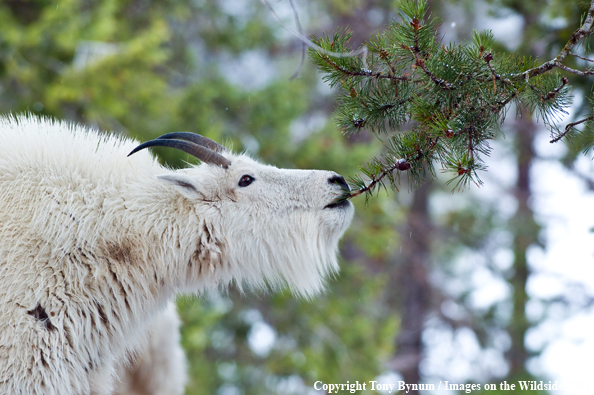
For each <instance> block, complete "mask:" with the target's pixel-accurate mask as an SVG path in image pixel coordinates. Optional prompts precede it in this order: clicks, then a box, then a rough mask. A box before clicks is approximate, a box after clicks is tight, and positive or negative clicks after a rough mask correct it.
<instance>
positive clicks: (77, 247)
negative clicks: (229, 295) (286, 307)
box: [0, 116, 353, 395]
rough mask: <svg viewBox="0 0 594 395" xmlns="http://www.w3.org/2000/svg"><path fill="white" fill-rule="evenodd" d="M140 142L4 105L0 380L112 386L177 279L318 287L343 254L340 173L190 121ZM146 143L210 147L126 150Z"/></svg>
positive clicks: (194, 288) (26, 385) (79, 392)
mask: <svg viewBox="0 0 594 395" xmlns="http://www.w3.org/2000/svg"><path fill="white" fill-rule="evenodd" d="M136 145H137V142H135V141H133V140H131V139H127V138H122V137H118V136H114V135H104V134H99V133H98V132H96V131H92V130H87V129H85V128H83V127H81V126H76V125H72V124H68V123H63V122H57V121H51V120H47V119H39V118H34V117H26V116H21V117H18V118H14V117H4V118H0V393H1V394H22V395H25V394H27V395H29V394H55V395H69V394H72V395H75V394H76V395H83V394H85V395H86V394H96V395H104V394H110V393H112V391H113V388H114V383H113V382H114V376H116V372H115V367H116V366H120V365H118V364H119V363H124V362H123V361H125V359H126V358H127V355H128V354H129V353H130V352H132V351H133V350H135V349H136V348H137V347H138V345H139V344H140V343H139V342H140V340H141V339H142V337H143V336H144V333H145V331H146V329H147V326H149V325H151V323H152V322H153V320H154V319H155V317H158V316H159V314H162V313H161V312H163V311H164V310H165V309H166V307H167V305H168V302H169V301H170V300H172V298H173V297H174V295H175V294H176V293H178V292H192V293H197V292H198V293H200V292H202V291H204V290H206V289H208V288H216V287H224V286H226V285H229V284H236V285H237V286H238V287H242V286H246V287H248V288H267V287H271V288H273V289H277V288H280V287H284V286H286V285H288V287H289V288H290V289H291V290H292V291H293V292H294V293H296V294H299V295H304V296H306V297H309V296H311V295H314V294H316V293H317V292H318V291H320V290H321V289H322V288H323V284H324V279H325V277H327V276H328V275H329V274H331V273H333V272H335V271H336V270H338V267H337V263H336V252H337V243H338V240H339V238H340V237H341V236H342V234H343V232H344V231H345V230H346V228H347V227H348V225H349V223H350V221H351V219H352V216H353V208H352V205H351V204H350V203H349V202H348V201H347V200H345V199H341V198H340V197H341V196H343V195H344V192H345V190H346V189H348V187H347V186H346V183H345V182H344V179H343V178H342V177H340V176H339V175H337V174H336V173H333V172H330V171H319V170H285V169H278V168H276V167H273V166H267V165H263V164H260V163H258V162H256V161H255V160H253V159H251V158H249V157H248V156H246V155H237V154H233V153H231V152H229V151H228V150H227V149H225V148H224V147H222V146H220V145H219V144H217V143H215V142H213V141H211V140H208V139H206V138H204V137H201V136H199V135H195V134H190V133H173V134H168V135H164V136H161V137H160V138H159V139H156V140H153V141H149V142H146V143H144V144H141V145H140V146H138V147H136V148H135V149H134V147H135V146H136ZM150 146H168V147H173V148H177V149H181V150H183V151H185V152H187V153H190V154H191V155H194V156H196V157H197V158H199V159H200V160H202V162H203V163H202V164H201V165H199V166H193V167H190V168H188V169H183V170H177V171H174V170H171V169H168V168H165V167H163V166H161V165H160V164H158V162H157V161H156V160H155V159H153V158H152V157H151V155H150V154H149V153H148V152H147V151H142V152H140V153H138V154H135V155H133V156H130V157H128V154H129V153H134V152H137V151H139V150H142V149H143V148H147V147H150ZM133 149H134V150H133ZM132 150H133V151H132ZM130 151H132V152H130Z"/></svg>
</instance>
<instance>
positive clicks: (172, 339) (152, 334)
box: [114, 303, 187, 395]
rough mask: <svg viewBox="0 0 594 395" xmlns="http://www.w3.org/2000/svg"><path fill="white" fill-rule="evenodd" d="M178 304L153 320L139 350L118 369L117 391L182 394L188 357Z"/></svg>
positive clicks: (121, 393)
mask: <svg viewBox="0 0 594 395" xmlns="http://www.w3.org/2000/svg"><path fill="white" fill-rule="evenodd" d="M179 325H180V320H179V317H178V315H177V312H176V311H175V304H173V303H170V304H169V305H168V306H167V309H166V310H165V311H164V312H163V313H161V314H159V315H158V316H157V318H156V319H155V321H154V322H153V323H152V324H150V326H149V327H150V329H149V332H148V336H147V339H146V341H145V342H143V344H142V345H141V348H140V352H139V353H138V354H136V355H133V356H132V357H131V360H130V361H129V362H128V361H126V362H125V363H124V364H122V366H120V367H119V368H117V369H116V372H118V380H117V381H116V385H115V387H116V389H115V392H114V395H181V394H183V393H184V388H185V385H186V378H187V377H186V357H185V355H184V351H183V349H182V348H181V345H180V343H179V341H180V336H179Z"/></svg>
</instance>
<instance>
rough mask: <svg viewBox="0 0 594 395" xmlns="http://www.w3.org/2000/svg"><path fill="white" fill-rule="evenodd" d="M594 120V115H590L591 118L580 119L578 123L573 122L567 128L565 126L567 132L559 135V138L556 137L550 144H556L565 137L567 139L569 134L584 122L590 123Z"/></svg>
mask: <svg viewBox="0 0 594 395" xmlns="http://www.w3.org/2000/svg"><path fill="white" fill-rule="evenodd" d="M592 119H594V115H590V116H589V117H586V118H584V119H580V120H579V121H577V122H572V123H569V124H567V126H565V131H564V132H563V133H561V134H560V135H558V136H557V137H555V138H554V139H552V140H551V141H550V142H551V143H556V142H557V141H559V140H561V139H562V138H563V137H565V136H566V135H567V133H569V132H570V131H571V129H573V128H574V127H575V126H577V125H580V124H582V123H584V122H588V121H591V120H592Z"/></svg>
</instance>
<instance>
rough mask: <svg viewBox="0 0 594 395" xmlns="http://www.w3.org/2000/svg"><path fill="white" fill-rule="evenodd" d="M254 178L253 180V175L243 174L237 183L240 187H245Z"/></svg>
mask: <svg viewBox="0 0 594 395" xmlns="http://www.w3.org/2000/svg"><path fill="white" fill-rule="evenodd" d="M254 180H255V179H254V177H252V176H248V175H245V176H242V177H241V180H239V184H238V185H239V186H240V187H247V186H248V185H250V184H251V183H252V182H254Z"/></svg>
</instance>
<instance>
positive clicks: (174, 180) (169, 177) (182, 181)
mask: <svg viewBox="0 0 594 395" xmlns="http://www.w3.org/2000/svg"><path fill="white" fill-rule="evenodd" d="M157 178H158V179H160V180H163V181H165V182H168V183H169V184H171V185H173V186H174V187H175V188H176V189H177V190H178V191H179V192H180V193H181V194H182V195H184V196H185V197H187V198H188V199H196V198H198V197H199V196H200V191H199V189H198V185H197V184H196V183H195V182H194V180H192V178H190V177H188V176H187V175H185V174H174V173H171V174H162V175H160V176H157Z"/></svg>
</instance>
